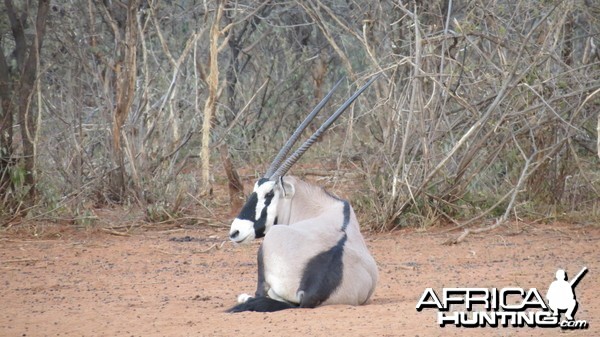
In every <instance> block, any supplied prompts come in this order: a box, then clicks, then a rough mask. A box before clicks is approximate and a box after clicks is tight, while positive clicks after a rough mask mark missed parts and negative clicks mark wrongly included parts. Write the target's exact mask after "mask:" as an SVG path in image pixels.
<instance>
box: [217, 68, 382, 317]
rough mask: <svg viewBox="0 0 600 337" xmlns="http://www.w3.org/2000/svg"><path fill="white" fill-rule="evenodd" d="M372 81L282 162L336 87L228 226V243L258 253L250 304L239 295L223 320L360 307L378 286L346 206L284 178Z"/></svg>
mask: <svg viewBox="0 0 600 337" xmlns="http://www.w3.org/2000/svg"><path fill="white" fill-rule="evenodd" d="M377 77H378V76H375V77H373V78H372V79H371V80H369V81H368V82H367V83H366V84H365V85H364V86H362V87H361V88H360V89H359V90H358V91H357V92H356V93H354V94H353V95H352V96H351V97H350V98H349V99H348V100H346V101H345V102H344V104H342V105H341V106H340V107H339V108H338V109H337V110H336V111H335V112H334V113H333V114H332V115H331V117H329V119H327V120H326V121H325V123H323V125H321V127H320V128H319V129H318V130H317V131H315V133H314V134H313V135H312V136H311V137H309V138H308V140H306V141H305V142H304V143H303V144H302V145H301V146H300V147H299V148H298V149H297V150H296V151H295V152H294V153H292V155H290V156H289V157H287V159H285V157H286V156H287V155H288V153H289V151H290V149H291V148H292V147H293V146H294V144H295V143H296V141H297V140H298V138H299V137H300V135H301V134H302V132H303V131H304V129H306V127H307V126H308V125H309V123H310V122H311V121H312V120H313V118H314V117H315V116H316V114H317V113H318V112H319V111H320V110H321V108H323V106H324V105H325V104H326V103H327V101H328V100H329V99H330V98H331V96H332V94H333V91H334V90H335V89H336V88H337V87H338V86H339V84H340V83H341V81H339V82H338V83H336V84H335V86H334V87H333V89H331V91H330V92H329V93H328V94H327V95H326V96H325V98H323V100H322V101H321V102H320V103H319V104H318V105H317V106H316V107H315V108H314V110H313V111H312V112H311V113H310V114H309V115H308V116H307V117H306V118H305V119H304V121H303V122H302V123H301V124H300V126H298V128H297V129H296V131H294V133H293V134H292V136H291V137H290V139H289V140H288V141H287V142H286V144H285V145H284V146H283V147H282V148H281V150H280V151H279V153H278V154H277V156H276V157H275V159H274V160H273V162H272V163H271V165H270V166H269V169H268V170H267V172H266V173H265V175H264V176H263V177H262V178H261V179H259V180H258V181H257V182H256V183H255V184H254V190H253V191H252V193H251V194H250V196H249V197H248V200H247V201H246V204H245V205H244V206H243V207H242V210H241V211H240V213H239V215H238V216H237V217H236V218H235V220H234V221H233V223H232V224H231V229H230V231H229V238H230V239H231V240H232V241H233V242H235V243H238V244H245V243H249V242H251V241H252V240H254V239H256V238H262V237H264V240H263V242H262V244H261V246H260V249H259V251H258V261H257V265H258V282H257V288H256V293H255V297H251V296H249V295H246V294H242V295H240V296H239V297H238V302H239V303H240V304H238V305H237V306H235V307H233V308H231V309H229V310H228V311H229V312H239V311H262V312H268V311H277V310H283V309H289V308H298V307H301V308H313V307H316V306H319V305H324V304H336V303H337V304H351V305H360V304H363V303H365V302H367V300H368V299H369V298H370V296H371V294H372V293H373V291H374V289H375V284H376V283H377V265H376V264H375V260H374V259H373V257H372V256H371V254H370V253H369V250H368V249H367V246H366V244H365V242H364V239H363V237H362V235H361V233H360V226H359V224H358V220H357V219H356V215H355V214H354V210H353V209H352V207H351V206H350V203H349V202H348V201H346V200H343V199H340V198H338V197H336V196H334V195H332V194H330V193H329V192H327V191H325V190H324V189H323V188H321V187H319V186H315V185H313V184H310V183H307V182H304V181H302V180H300V179H297V178H294V177H290V176H285V174H286V173H287V171H288V170H289V169H290V168H291V167H292V165H294V163H296V161H298V159H299V158H300V157H301V156H302V154H304V152H306V150H307V149H308V148H309V147H310V146H311V145H312V144H313V143H314V142H315V141H316V140H317V139H318V138H319V137H320V136H321V134H323V132H325V131H326V130H327V128H329V126H331V124H332V123H333V122H335V120H336V119H337V118H338V117H339V116H340V115H341V114H342V113H343V112H344V111H345V110H346V108H348V106H350V104H352V102H354V100H355V99H356V98H357V97H358V96H359V95H360V94H361V93H362V92H363V91H364V90H366V89H367V87H368V86H369V85H370V84H371V83H373V81H375V79H377ZM284 159H285V161H284Z"/></svg>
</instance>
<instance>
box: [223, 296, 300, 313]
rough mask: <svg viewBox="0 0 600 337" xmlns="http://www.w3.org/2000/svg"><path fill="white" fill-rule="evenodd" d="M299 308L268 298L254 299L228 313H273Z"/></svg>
mask: <svg viewBox="0 0 600 337" xmlns="http://www.w3.org/2000/svg"><path fill="white" fill-rule="evenodd" d="M297 307H298V306H296V305H293V304H290V303H287V302H280V301H276V300H274V299H272V298H268V297H253V298H250V299H249V300H248V301H246V302H244V303H240V304H238V305H236V306H235V307H233V308H231V309H229V310H227V312H242V311H257V312H273V311H279V310H285V309H292V308H297Z"/></svg>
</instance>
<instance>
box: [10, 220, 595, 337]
mask: <svg viewBox="0 0 600 337" xmlns="http://www.w3.org/2000/svg"><path fill="white" fill-rule="evenodd" d="M0 235H2V236H0V269H1V273H0V287H1V288H0V296H1V300H0V301H1V302H0V303H1V308H2V309H1V312H0V336H82V335H83V336H233V335H236V336H271V335H272V336H297V335H298V336H299V335H302V336H447V335H461V336H464V335H474V336H475V335H476V336H481V335H489V336H513V335H519V336H531V335H536V336H542V335H544V336H556V335H560V336H564V335H567V336H584V335H585V336H593V335H596V336H598V335H600V300H599V298H598V293H600V277H598V275H600V249H599V248H600V247H599V245H598V242H599V240H600V227H597V226H578V225H564V224H551V225H524V224H518V225H516V224H511V225H509V226H507V227H504V228H501V229H499V230H497V231H495V232H492V233H486V235H472V236H469V237H468V238H467V239H466V240H465V241H464V242H462V243H461V244H459V245H455V246H444V245H441V243H442V242H443V241H444V240H446V239H447V238H448V237H449V236H450V235H452V236H455V235H456V232H454V233H451V234H448V233H444V230H443V229H440V228H433V229H429V230H428V231H418V230H416V229H406V230H400V231H396V232H393V233H388V234H369V235H366V237H367V242H368V245H369V247H370V249H371V250H372V253H373V255H374V256H375V259H376V260H377V262H378V265H379V268H380V281H379V284H378V286H377V289H376V292H375V295H374V296H373V298H372V300H371V301H370V303H369V304H367V305H365V306H360V307H351V306H344V305H338V306H326V307H320V308H317V309H294V310H287V311H282V312H277V313H269V314H265V313H241V314H227V313H224V312H223V311H224V310H225V309H227V308H228V307H230V306H232V305H234V302H235V299H236V296H237V295H238V294H240V293H242V292H245V293H253V292H254V286H255V279H256V266H255V254H256V250H257V247H258V243H254V244H252V245H249V246H234V245H232V244H231V243H229V242H227V241H226V238H227V229H226V228H223V229H212V228H205V227H202V228H199V227H192V228H187V229H180V230H177V231H168V232H139V233H136V234H134V235H132V236H130V237H120V236H114V235H110V234H106V233H102V232H97V231H85V230H80V231H75V230H66V231H62V232H60V231H58V230H56V232H55V235H49V234H48V233H47V234H46V235H45V237H44V239H36V238H31V236H26V237H25V236H23V235H17V234H15V233H10V234H8V233H7V232H6V231H5V232H4V233H0ZM185 236H189V237H191V238H193V239H194V240H192V241H190V242H175V241H171V240H170V239H171V238H182V237H185ZM223 242H225V243H223ZM211 247H212V248H211ZM583 266H587V267H588V268H589V273H588V274H587V275H586V276H585V277H584V278H583V279H582V280H581V282H580V283H579V284H578V285H577V288H576V294H577V299H578V301H579V310H578V311H577V313H576V318H577V319H578V320H586V321H587V322H588V323H589V329H587V330H579V331H571V330H561V329H559V328H553V329H540V328H535V329H534V328H496V329H493V328H484V329H481V328H476V329H466V328H456V327H444V328H442V327H440V326H439V325H437V324H436V315H437V310H434V309H425V310H423V311H421V312H417V311H416V310H415V306H416V303H417V301H418V299H419V297H420V296H421V294H422V293H423V291H424V289H425V288H426V287H432V288H434V289H436V291H437V290H440V289H441V288H443V287H471V286H472V287H486V288H492V287H496V288H502V287H508V286H513V287H522V288H525V289H528V288H534V287H535V288H538V289H539V291H540V293H541V294H542V295H545V294H546V290H547V289H548V286H549V285H550V283H551V282H552V281H553V280H554V273H555V272H556V270H557V269H558V268H565V269H566V270H567V273H568V275H569V276H572V275H575V274H576V273H577V272H578V271H579V270H580V269H581V268H582V267H583ZM438 293H439V291H438Z"/></svg>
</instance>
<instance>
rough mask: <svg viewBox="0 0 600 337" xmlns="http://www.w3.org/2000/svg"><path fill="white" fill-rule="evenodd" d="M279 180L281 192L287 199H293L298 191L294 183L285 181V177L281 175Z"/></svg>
mask: <svg viewBox="0 0 600 337" xmlns="http://www.w3.org/2000/svg"><path fill="white" fill-rule="evenodd" d="M278 181H279V182H278V185H279V188H280V189H281V194H282V195H283V197H284V198H285V199H291V198H292V197H293V196H294V193H296V190H295V188H294V185H292V184H290V183H288V182H285V181H284V180H283V177H280V178H279V179H278Z"/></svg>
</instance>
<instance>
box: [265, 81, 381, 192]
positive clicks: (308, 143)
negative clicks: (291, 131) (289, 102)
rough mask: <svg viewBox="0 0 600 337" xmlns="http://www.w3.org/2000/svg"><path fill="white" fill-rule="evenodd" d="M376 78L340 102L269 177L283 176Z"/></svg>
mask: <svg viewBox="0 0 600 337" xmlns="http://www.w3.org/2000/svg"><path fill="white" fill-rule="evenodd" d="M377 78H379V75H376V76H373V78H371V79H370V80H369V82H367V83H366V84H365V85H363V86H362V87H361V88H360V89H358V91H356V92H355V93H354V95H352V96H351V97H350V98H348V100H346V102H344V104H342V106H340V107H339V108H338V109H337V110H336V112H334V113H333V115H331V117H329V119H327V120H326V121H325V123H323V125H321V127H320V128H319V129H318V130H317V131H315V133H313V135H312V136H310V138H309V139H307V140H306V142H304V144H302V146H300V147H299V148H298V149H297V150H296V151H295V152H294V153H293V154H292V155H291V156H290V157H289V158H288V159H287V160H286V161H285V162H284V163H283V165H281V166H280V167H279V168H278V169H277V171H275V173H273V175H272V176H270V177H269V178H270V179H271V180H273V179H274V178H277V177H281V176H283V175H284V174H285V173H286V172H287V171H288V170H289V169H290V167H292V165H294V164H295V163H296V162H297V161H298V159H300V157H302V155H303V154H304V152H306V150H308V148H310V146H311V145H312V144H314V142H315V141H316V140H317V139H318V138H319V137H320V136H321V135H322V134H323V132H325V131H326V130H327V129H328V128H329V127H330V126H331V124H333V122H335V121H336V119H338V117H340V115H341V114H342V112H344V111H345V110H346V109H347V108H348V107H349V106H350V104H352V102H354V100H356V98H357V97H358V96H360V94H362V93H363V91H365V90H366V89H367V88H368V87H369V86H370V85H371V83H373V82H374V81H375V80H376V79H377Z"/></svg>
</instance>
